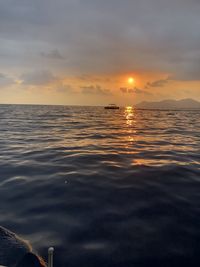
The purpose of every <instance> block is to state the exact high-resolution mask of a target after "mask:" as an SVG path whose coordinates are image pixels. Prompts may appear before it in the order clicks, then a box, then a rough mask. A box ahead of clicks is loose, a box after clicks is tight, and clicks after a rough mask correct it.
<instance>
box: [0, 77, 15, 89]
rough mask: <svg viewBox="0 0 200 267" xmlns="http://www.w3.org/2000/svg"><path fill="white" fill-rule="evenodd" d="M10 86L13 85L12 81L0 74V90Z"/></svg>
mask: <svg viewBox="0 0 200 267" xmlns="http://www.w3.org/2000/svg"><path fill="white" fill-rule="evenodd" d="M11 84H14V80H13V79H12V78H10V77H8V76H7V75H5V74H3V73H0V88H1V87H4V86H8V85H11Z"/></svg>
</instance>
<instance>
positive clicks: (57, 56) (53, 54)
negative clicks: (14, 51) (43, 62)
mask: <svg viewBox="0 0 200 267" xmlns="http://www.w3.org/2000/svg"><path fill="white" fill-rule="evenodd" d="M40 55H41V56H43V57H46V58H50V59H64V57H63V56H62V55H61V54H60V52H59V51H58V50H57V49H54V50H51V51H49V52H41V53H40Z"/></svg>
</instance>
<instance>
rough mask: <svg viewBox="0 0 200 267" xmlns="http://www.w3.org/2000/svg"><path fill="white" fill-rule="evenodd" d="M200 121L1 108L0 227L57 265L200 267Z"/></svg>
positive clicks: (168, 114) (181, 115)
mask: <svg viewBox="0 0 200 267" xmlns="http://www.w3.org/2000/svg"><path fill="white" fill-rule="evenodd" d="M199 118H200V111H159V110H156V111H152V110H135V109H131V108H126V109H124V108H121V109H119V110H104V109H103V108H102V107H67V106H25V105H24V106H23V105H0V148H1V153H0V214H1V216H0V225H2V226H4V227H7V228H9V229H11V230H12V231H14V232H16V233H18V234H20V235H21V236H23V237H24V238H26V239H28V240H29V241H30V242H31V243H32V245H33V247H34V248H35V249H36V250H37V251H38V252H39V253H41V254H42V255H43V256H44V257H45V256H46V253H47V251H46V250H47V247H48V246H50V245H53V246H54V247H55V266H59V267H62V266H63V267H64V266H69V267H71V266H72V267H78V266H81V267H90V266H91V267H92V266H94V267H100V266H108V267H111V266H112V267H114V266H116V267H118V266H120V267H122V266H123V267H125V266H126V267H128V266H197V265H199V264H200V119H199Z"/></svg>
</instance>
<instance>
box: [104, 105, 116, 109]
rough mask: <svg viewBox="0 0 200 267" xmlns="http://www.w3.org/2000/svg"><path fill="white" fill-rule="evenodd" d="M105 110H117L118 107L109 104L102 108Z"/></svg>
mask: <svg viewBox="0 0 200 267" xmlns="http://www.w3.org/2000/svg"><path fill="white" fill-rule="evenodd" d="M104 108H105V109H119V107H118V106H116V105H115V104H109V105H108V106H105V107H104Z"/></svg>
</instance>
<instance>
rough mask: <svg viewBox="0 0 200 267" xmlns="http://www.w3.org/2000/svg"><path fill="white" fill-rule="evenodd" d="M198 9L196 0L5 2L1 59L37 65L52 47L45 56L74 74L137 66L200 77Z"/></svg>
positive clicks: (0, 13)
mask: <svg viewBox="0 0 200 267" xmlns="http://www.w3.org/2000/svg"><path fill="white" fill-rule="evenodd" d="M58 14H59V16H58ZM199 14H200V1H198V0H191V1H189V0H168V1H160V0H140V1H131V0H124V1H116V0H108V1H99V0H85V1H80V0H78V1H74V0H67V1H64V0H57V1H56V2H55V0H43V1H41V0H34V1H31V0H19V1H17V4H16V3H15V1H14V0H7V1H0V32H1V47H0V55H1V64H2V66H4V65H5V64H6V66H7V67H8V68H9V67H10V68H18V66H19V64H20V68H21V69H22V71H23V70H26V69H27V66H28V67H32V68H33V69H37V68H39V67H40V66H41V62H42V58H38V54H40V52H41V51H49V52H42V56H43V57H47V58H52V59H57V60H59V59H60V61H58V62H59V63H60V66H59V67H58V68H60V69H59V70H61V71H66V72H68V73H69V72H71V73H70V74H72V75H77V76H78V75H81V74H82V72H83V71H84V72H85V73H88V74H89V75H93V74H97V75H98V74H109V73H114V74H115V73H122V72H123V73H125V72H127V73H129V72H130V70H132V71H138V72H148V71H153V72H156V71H158V72H163V73H172V74H173V76H174V78H175V79H183V80H194V79H195V80H200V78H199V72H198V70H199V63H198V62H197V63H196V61H197V60H195V59H198V61H199V55H200V48H199V43H200V35H199ZM52 47H56V49H55V50H51V49H52ZM30 51H31V52H30ZM59 51H62V54H60V52H59ZM2 55H3V56H2ZM34 56H35V58H34ZM2 58H3V59H2ZM62 58H67V60H61V59H62ZM52 64H53V63H52Z"/></svg>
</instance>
